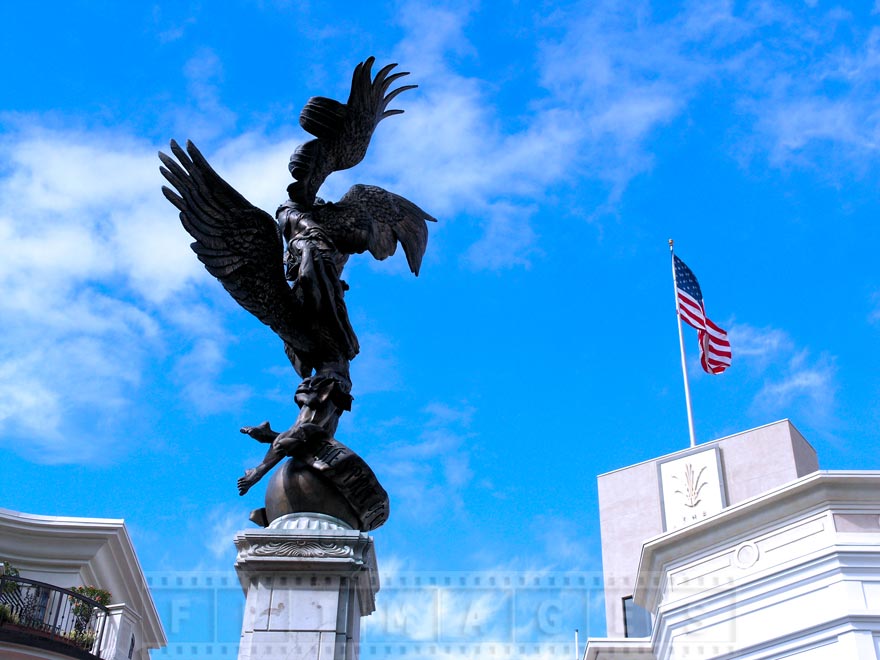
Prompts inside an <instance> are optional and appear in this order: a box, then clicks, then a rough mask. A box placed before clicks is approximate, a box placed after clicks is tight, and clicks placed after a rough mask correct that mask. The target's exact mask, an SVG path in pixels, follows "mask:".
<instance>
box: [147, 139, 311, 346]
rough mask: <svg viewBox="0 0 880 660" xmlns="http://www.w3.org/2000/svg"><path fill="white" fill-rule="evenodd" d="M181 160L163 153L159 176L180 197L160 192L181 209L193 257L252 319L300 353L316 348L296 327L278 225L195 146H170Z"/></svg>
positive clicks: (164, 190)
mask: <svg viewBox="0 0 880 660" xmlns="http://www.w3.org/2000/svg"><path fill="white" fill-rule="evenodd" d="M171 152H172V153H173V154H174V156H175V157H176V158H177V161H179V163H178V162H177V161H175V160H174V159H173V158H171V157H170V156H168V155H166V154H164V153H162V152H161V151H160V152H159V159H160V160H161V161H162V163H163V165H164V167H160V168H159V170H160V171H161V172H162V175H163V176H164V177H165V178H166V179H167V180H168V182H169V183H170V184H171V185H172V186H174V188H176V190H177V192H176V193H175V192H174V191H173V190H171V189H169V188H168V187H167V186H162V192H163V193H164V194H165V197H167V198H168V201H170V202H171V203H172V204H174V206H176V207H177V208H178V209H180V222H181V223H182V224H183V227H184V229H186V230H187V231H188V232H189V233H190V235H191V236H192V237H193V238H194V239H195V242H193V243H192V244H191V246H190V247H192V249H193V252H195V253H196V255H197V256H198V258H199V261H201V262H202V263H203V264H205V268H206V269H207V270H208V272H209V273H211V275H213V276H214V277H216V278H217V279H218V280H220V283H221V284H222V285H223V287H224V288H225V289H226V290H227V291H228V292H229V293H230V295H231V296H232V297H233V298H234V299H235V300H236V302H238V304H240V305H241V306H242V307H244V308H245V309H246V310H247V311H249V312H250V313H251V314H253V315H254V316H256V317H257V318H258V319H260V321H262V322H263V323H265V324H266V325H268V326H269V327H270V328H272V330H274V331H275V332H276V334H278V335H279V336H280V337H281V339H283V340H284V341H285V342H286V343H287V344H289V345H290V346H291V347H292V348H294V349H295V350H297V351H300V352H305V353H310V352H312V351H313V350H314V348H315V346H313V342H312V341H311V340H310V339H309V337H308V336H307V335H306V334H305V333H303V332H302V330H301V329H300V328H298V327H297V322H296V319H297V309H296V304H295V301H294V299H293V298H292V296H291V293H290V288H289V287H288V285H287V282H286V281H285V278H284V264H283V254H284V248H283V245H282V242H281V237H280V236H279V234H278V225H277V224H276V223H275V220H273V219H272V217H271V216H270V215H269V214H268V213H266V212H265V211H262V210H260V209H258V208H257V207H256V206H254V205H253V204H251V203H250V202H248V201H247V200H246V199H245V198H244V197H243V196H242V195H241V194H239V193H238V192H237V191H236V190H235V189H234V188H233V187H232V186H230V185H229V184H228V183H226V181H224V180H223V179H222V178H221V177H220V176H219V175H218V174H217V173H216V172H215V171H214V170H213V168H212V167H211V166H210V165H209V164H208V161H207V160H205V158H204V156H202V154H201V153H200V152H199V150H198V149H196V146H195V145H194V144H193V143H192V142H189V141H187V143H186V151H184V150H183V149H182V148H181V147H180V145H179V144H177V142H175V141H174V140H172V141H171Z"/></svg>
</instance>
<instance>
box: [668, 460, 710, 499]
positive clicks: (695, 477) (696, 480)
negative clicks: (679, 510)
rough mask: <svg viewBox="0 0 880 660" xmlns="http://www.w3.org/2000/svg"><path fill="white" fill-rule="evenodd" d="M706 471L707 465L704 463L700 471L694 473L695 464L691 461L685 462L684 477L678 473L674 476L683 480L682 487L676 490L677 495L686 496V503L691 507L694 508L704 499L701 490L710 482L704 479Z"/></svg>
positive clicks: (678, 479) (680, 480) (677, 479)
mask: <svg viewBox="0 0 880 660" xmlns="http://www.w3.org/2000/svg"><path fill="white" fill-rule="evenodd" d="M705 471H706V466H705V465H704V466H703V467H701V468H700V471H699V472H697V473H696V474H694V466H693V465H691V464H690V463H685V466H684V478H683V479H682V478H681V477H679V476H678V475H673V476H672V478H673V479H675V480H676V481H678V482H683V484H682V486H681V488H680V489H677V490H675V491H674V492H675V494H676V495H681V496H682V497H683V498H684V505H685V506H686V507H688V508H689V509H693V508H694V507H696V506H697V505H699V504H700V502H702V501H703V500H702V498H701V497H700V491H702V490H703V488H705V487H706V486H707V485H708V482H706V481H704V480H703V473H704V472H705Z"/></svg>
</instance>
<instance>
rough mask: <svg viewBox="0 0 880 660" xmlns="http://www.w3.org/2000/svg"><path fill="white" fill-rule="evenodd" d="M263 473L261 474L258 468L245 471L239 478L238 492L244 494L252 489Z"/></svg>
mask: <svg viewBox="0 0 880 660" xmlns="http://www.w3.org/2000/svg"><path fill="white" fill-rule="evenodd" d="M262 476H263V475H261V474H259V473H258V472H257V470H256V468H252V469H250V470H245V471H244V476H243V477H241V478H240V479H239V480H238V494H239V495H244V494H245V493H246V492H248V491H249V490H250V489H251V486H253V485H254V484H255V483H257V482H258V481H259V480H260V477H262Z"/></svg>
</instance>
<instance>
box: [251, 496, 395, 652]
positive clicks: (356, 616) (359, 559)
mask: <svg viewBox="0 0 880 660" xmlns="http://www.w3.org/2000/svg"><path fill="white" fill-rule="evenodd" d="M235 546H236V548H238V557H237V558H236V561H235V570H236V571H237V572H238V577H239V580H240V581H241V585H242V588H243V589H244V591H245V594H246V595H247V602H246V603H245V611H244V621H243V623H242V628H241V646H240V648H239V652H238V658H239V660H258V659H261V658H273V659H276V660H277V659H278V658H297V659H301V660H357V658H358V655H359V642H360V619H361V617H362V616H369V615H370V614H371V613H372V612H373V610H375V595H376V592H377V591H378V590H379V574H378V571H377V568H376V556H375V554H374V552H373V539H372V538H370V536H368V535H367V534H366V533H364V532H360V531H358V530H355V529H351V527H349V526H348V525H346V524H345V523H344V522H342V521H341V520H339V519H338V518H333V517H331V516H327V515H323V514H317V513H297V514H289V515H286V516H283V517H282V518H279V519H278V520H275V521H273V523H272V524H271V525H270V526H269V527H268V528H266V529H255V530H248V531H244V532H239V533H238V534H237V535H236V537H235Z"/></svg>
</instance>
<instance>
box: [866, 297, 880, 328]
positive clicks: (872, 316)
mask: <svg viewBox="0 0 880 660" xmlns="http://www.w3.org/2000/svg"><path fill="white" fill-rule="evenodd" d="M871 304H872V309H871V311H870V312H869V314H868V321H870V322H871V323H880V291H878V292H877V293H875V294H874V295H872V296H871Z"/></svg>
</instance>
